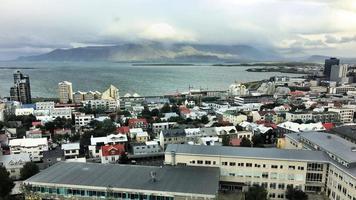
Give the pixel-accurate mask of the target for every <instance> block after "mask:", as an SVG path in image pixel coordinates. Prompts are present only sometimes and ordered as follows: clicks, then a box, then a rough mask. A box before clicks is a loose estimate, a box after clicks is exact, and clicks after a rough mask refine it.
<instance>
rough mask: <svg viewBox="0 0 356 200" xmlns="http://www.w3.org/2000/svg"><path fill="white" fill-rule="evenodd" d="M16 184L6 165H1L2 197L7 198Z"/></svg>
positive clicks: (0, 193)
mask: <svg viewBox="0 0 356 200" xmlns="http://www.w3.org/2000/svg"><path fill="white" fill-rule="evenodd" d="M14 186H15V184H14V182H13V181H12V180H11V178H10V174H9V172H8V171H7V170H6V168H5V167H2V166H0V199H2V198H6V197H7V196H8V195H9V194H10V193H11V191H12V188H13V187H14Z"/></svg>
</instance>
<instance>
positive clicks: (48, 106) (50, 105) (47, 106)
mask: <svg viewBox="0 0 356 200" xmlns="http://www.w3.org/2000/svg"><path fill="white" fill-rule="evenodd" d="M35 105H36V110H52V109H54V102H53V101H46V102H36V104H35Z"/></svg>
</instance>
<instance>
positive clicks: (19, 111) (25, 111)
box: [15, 108, 34, 116]
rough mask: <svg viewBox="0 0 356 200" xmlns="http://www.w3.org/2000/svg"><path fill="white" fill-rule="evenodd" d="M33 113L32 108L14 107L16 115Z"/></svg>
mask: <svg viewBox="0 0 356 200" xmlns="http://www.w3.org/2000/svg"><path fill="white" fill-rule="evenodd" d="M33 113H34V109H33V108H16V110H15V115H16V116H26V115H33Z"/></svg>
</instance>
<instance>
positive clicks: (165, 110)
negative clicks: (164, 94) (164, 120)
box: [161, 103, 171, 113]
mask: <svg viewBox="0 0 356 200" xmlns="http://www.w3.org/2000/svg"><path fill="white" fill-rule="evenodd" d="M169 112H171V106H169V104H168V103H165V104H164V105H163V106H162V108H161V113H169Z"/></svg>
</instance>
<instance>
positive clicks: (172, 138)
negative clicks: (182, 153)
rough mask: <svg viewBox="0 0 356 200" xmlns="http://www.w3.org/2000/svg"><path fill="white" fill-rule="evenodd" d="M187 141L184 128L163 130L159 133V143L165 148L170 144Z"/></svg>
mask: <svg viewBox="0 0 356 200" xmlns="http://www.w3.org/2000/svg"><path fill="white" fill-rule="evenodd" d="M186 141H187V138H186V133H185V131H184V129H168V130H162V131H161V133H160V135H159V142H160V143H159V144H160V145H161V147H162V149H165V148H166V147H167V145H168V144H184V143H185V142H186Z"/></svg>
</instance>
